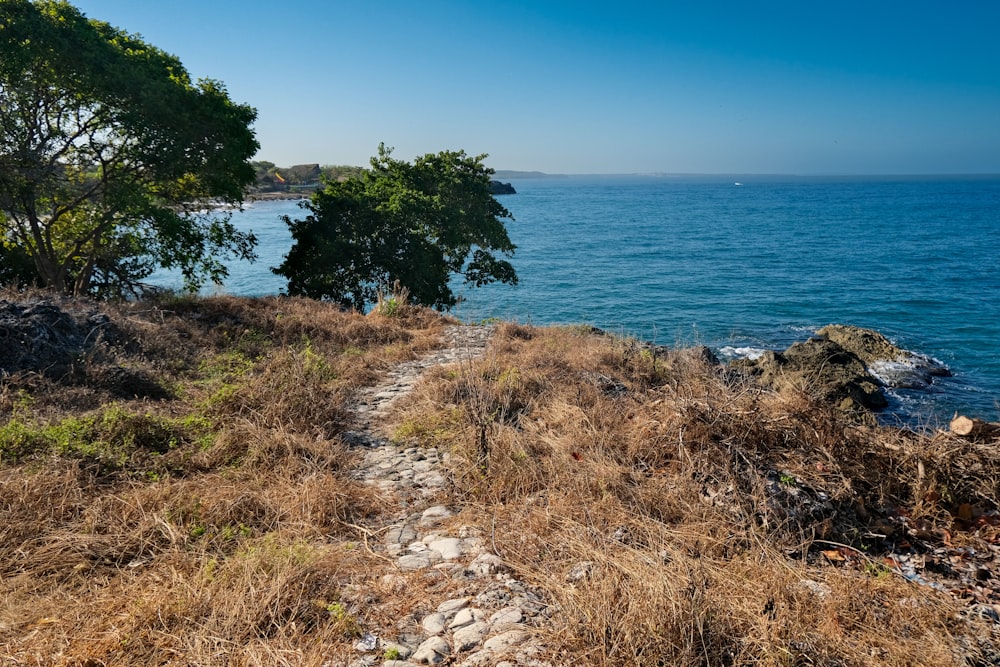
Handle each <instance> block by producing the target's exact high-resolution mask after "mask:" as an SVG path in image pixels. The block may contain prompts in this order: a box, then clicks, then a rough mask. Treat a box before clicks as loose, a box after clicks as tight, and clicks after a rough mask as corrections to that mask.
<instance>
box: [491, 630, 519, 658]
mask: <svg viewBox="0 0 1000 667" xmlns="http://www.w3.org/2000/svg"><path fill="white" fill-rule="evenodd" d="M528 637H530V635H529V634H528V633H527V632H525V631H524V630H508V631H507V632H501V633H500V634H498V635H496V636H494V637H490V638H489V639H487V640H486V641H485V642H484V643H483V648H486V649H489V650H491V651H496V652H497V653H500V652H502V651H506V650H507V649H510V648H513V647H515V646H520V645H521V644H523V643H524V642H526V641H528Z"/></svg>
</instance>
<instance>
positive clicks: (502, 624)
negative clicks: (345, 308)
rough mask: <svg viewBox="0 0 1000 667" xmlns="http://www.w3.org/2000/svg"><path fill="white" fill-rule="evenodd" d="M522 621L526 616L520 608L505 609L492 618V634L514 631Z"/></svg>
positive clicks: (490, 621)
mask: <svg viewBox="0 0 1000 667" xmlns="http://www.w3.org/2000/svg"><path fill="white" fill-rule="evenodd" d="M522 620H524V614H523V613H521V609H520V608H518V607H504V608H503V609H501V610H500V611H498V612H496V613H495V614H493V615H492V616H490V620H489V623H490V630H491V631H492V632H504V631H506V630H512V629H514V627H513V626H516V625H518V624H519V623H520V622H521V621H522Z"/></svg>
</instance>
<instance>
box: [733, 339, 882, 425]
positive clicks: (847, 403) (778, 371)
mask: <svg viewBox="0 0 1000 667" xmlns="http://www.w3.org/2000/svg"><path fill="white" fill-rule="evenodd" d="M730 366H731V367H734V368H737V369H739V370H742V371H743V372H745V373H747V374H749V375H752V376H754V377H756V378H757V381H758V382H759V383H760V384H762V385H763V386H765V387H770V388H772V389H775V390H781V389H804V390H806V391H809V392H810V393H812V394H815V395H816V396H818V397H819V398H820V399H821V400H823V401H825V402H828V403H832V404H833V405H835V406H836V407H838V408H839V409H841V410H844V411H851V410H855V409H858V408H863V409H866V410H880V409H882V408H884V407H886V405H888V402H887V401H886V398H885V394H883V393H882V388H881V386H880V384H879V382H878V380H877V379H876V378H875V377H874V376H872V375H871V374H870V373H869V372H868V369H867V367H866V366H865V364H864V362H863V361H861V359H860V358H858V356H857V355H856V354H854V353H852V352H850V351H848V350H846V349H844V348H843V347H841V346H840V345H839V344H837V343H836V342H834V341H832V340H829V339H826V338H811V339H809V340H808V341H805V342H803V343H793V344H792V346H791V347H789V348H788V349H787V350H785V351H784V352H773V351H768V352H765V353H764V354H763V355H761V356H760V357H759V358H757V359H756V360H749V359H742V360H739V361H737V362H733V363H732V364H730Z"/></svg>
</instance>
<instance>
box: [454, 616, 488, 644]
mask: <svg viewBox="0 0 1000 667" xmlns="http://www.w3.org/2000/svg"><path fill="white" fill-rule="evenodd" d="M485 633H486V624H485V623H483V622H482V621H476V622H475V623H472V624H471V625H467V626H465V627H464V628H459V629H458V630H455V632H454V634H452V636H451V639H452V642H453V643H454V645H455V650H456V651H468V650H470V649H473V648H476V647H477V646H479V645H480V644H481V643H482V642H483V635H484V634H485Z"/></svg>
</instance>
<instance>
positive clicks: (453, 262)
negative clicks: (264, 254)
mask: <svg viewBox="0 0 1000 667" xmlns="http://www.w3.org/2000/svg"><path fill="white" fill-rule="evenodd" d="M391 152H392V151H391V149H387V148H386V147H385V145H384V144H383V145H380V146H379V149H378V155H377V156H376V157H373V158H372V159H371V169H369V170H368V171H365V172H364V173H363V174H362V175H361V176H360V178H357V179H348V180H344V181H340V182H333V181H328V182H327V183H326V184H325V187H324V188H323V189H322V190H320V191H318V192H316V193H315V194H314V195H313V197H312V199H311V200H310V201H309V202H308V203H306V204H305V205H304V207H305V208H306V209H307V210H308V211H309V212H310V214H309V215H308V216H306V218H305V219H303V220H292V219H290V218H289V217H285V223H286V224H287V225H288V226H289V229H290V230H291V233H292V239H293V240H294V243H293V245H292V248H291V250H289V252H288V254H287V255H286V256H285V261H284V263H282V264H281V266H279V267H277V268H274V269H272V270H273V271H274V272H275V273H277V274H278V275H281V276H285V277H286V278H288V292H289V293H290V294H293V295H304V296H309V297H312V298H315V299H329V300H332V301H337V302H339V303H341V304H343V305H344V306H346V307H351V308H355V309H357V310H364V308H365V306H366V304H370V303H373V302H375V300H376V299H377V298H378V294H379V293H380V292H382V293H388V292H389V291H390V289H391V288H392V286H393V285H394V283H395V282H396V281H399V283H400V284H401V285H403V286H405V287H406V288H408V289H409V292H410V298H411V300H412V301H413V302H414V303H419V304H424V305H429V306H434V307H435V308H438V309H439V310H443V309H449V308H451V307H452V306H454V305H455V304H456V303H457V299H456V298H455V295H454V293H453V292H452V290H451V288H450V287H449V285H448V283H449V279H450V277H451V276H452V275H461V276H464V278H465V283H466V284H471V285H474V286H476V287H479V286H482V285H485V284H488V283H492V282H496V281H499V282H503V283H509V284H517V274H516V273H515V271H514V267H513V266H511V264H510V262H508V261H506V260H503V259H499V258H498V257H497V256H496V255H494V254H493V252H492V251H499V252H500V253H502V254H503V255H505V256H508V257H510V256H512V255H513V253H514V244H513V243H511V241H510V238H509V237H508V235H507V230H506V228H505V227H504V223H503V221H502V219H503V218H511V219H513V217H512V216H511V214H510V212H509V211H507V209H505V208H504V207H503V206H501V205H500V203H499V202H497V200H496V199H494V198H493V196H492V195H491V194H490V176H491V175H492V174H493V170H492V169H490V168H488V167H485V166H484V165H483V160H484V159H485V158H486V156H485V155H479V156H477V157H471V156H468V155H466V154H465V152H464V151H458V152H454V151H442V152H440V153H437V154H427V155H424V156H422V157H418V158H417V159H416V160H414V162H413V164H410V163H407V162H404V161H400V160H395V159H393V158H392V157H391Z"/></svg>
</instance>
